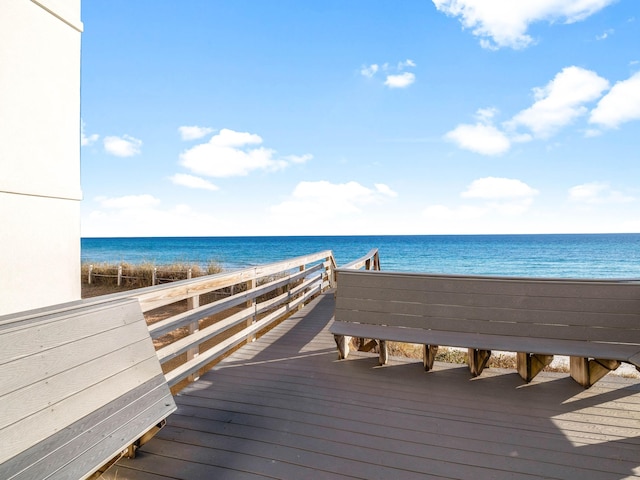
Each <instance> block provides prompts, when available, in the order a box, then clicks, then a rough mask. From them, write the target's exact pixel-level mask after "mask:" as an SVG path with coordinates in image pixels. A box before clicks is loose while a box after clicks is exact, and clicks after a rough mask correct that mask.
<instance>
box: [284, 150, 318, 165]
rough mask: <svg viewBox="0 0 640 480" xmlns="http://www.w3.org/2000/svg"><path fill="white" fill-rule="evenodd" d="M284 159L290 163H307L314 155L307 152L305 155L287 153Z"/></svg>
mask: <svg viewBox="0 0 640 480" xmlns="http://www.w3.org/2000/svg"><path fill="white" fill-rule="evenodd" d="M282 158H283V159H284V160H286V161H287V162H290V163H298V164H302V163H307V162H308V161H309V160H311V159H312V158H313V155H311V154H309V153H306V154H304V155H287V156H286V157H282Z"/></svg>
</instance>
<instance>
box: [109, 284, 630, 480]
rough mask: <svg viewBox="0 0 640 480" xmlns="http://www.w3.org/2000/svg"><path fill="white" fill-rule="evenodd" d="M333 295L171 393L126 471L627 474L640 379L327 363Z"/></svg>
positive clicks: (166, 474) (122, 473) (122, 471)
mask: <svg viewBox="0 0 640 480" xmlns="http://www.w3.org/2000/svg"><path fill="white" fill-rule="evenodd" d="M333 309H334V300H333V294H332V293H328V294H324V295H322V296H321V297H320V298H319V299H317V300H315V301H314V302H312V304H311V305H310V306H308V307H306V308H305V309H304V310H302V311H301V312H300V313H299V314H297V315H295V316H293V317H291V318H290V319H288V320H286V321H285V322H283V323H282V324H280V325H279V326H278V327H276V328H275V329H273V330H272V331H271V332H269V333H268V334H267V335H265V336H263V337H262V338H260V339H259V340H257V341H256V342H255V343H252V344H251V345H248V346H246V347H243V348H242V349H240V350H239V351H237V352H236V353H234V354H233V355H232V356H230V357H228V358H227V359H226V360H225V361H224V362H223V363H221V364H220V365H219V366H218V367H216V368H215V369H214V370H212V371H210V372H209V373H207V374H206V375H204V376H203V377H202V378H201V379H200V380H199V381H198V382H196V383H194V384H192V385H191V386H189V387H187V388H186V389H185V390H183V392H182V393H181V394H179V395H178V396H177V397H176V403H177V404H178V410H177V412H176V413H174V414H173V415H171V416H170V417H169V419H168V422H167V426H166V427H165V428H164V429H163V430H162V431H161V432H160V433H159V434H158V435H157V437H156V438H154V439H153V440H151V441H150V442H149V443H148V444H146V445H145V446H144V447H143V448H142V449H141V450H140V451H139V454H138V457H137V458H136V459H135V460H127V459H123V460H121V461H120V462H119V463H118V464H116V465H115V466H114V467H112V469H111V470H109V471H108V472H107V473H106V474H105V475H104V478H107V479H109V480H126V479H132V480H133V479H140V480H151V479H167V478H171V479H177V478H180V479H189V480H192V479H245V478H247V479H254V478H282V479H294V480H296V479H310V478H323V479H324V478H366V479H375V478H381V479H405V478H407V479H410V478H416V479H418V478H419V479H426V478H456V479H474V480H478V479H489V478H491V479H502V478H504V479H538V478H554V479H578V480H587V479H622V478H640V382H638V381H637V380H632V379H625V378H619V377H614V376H612V375H608V376H606V377H605V378H604V379H602V380H601V381H600V382H599V383H597V384H596V385H595V386H593V387H592V388H590V389H589V390H584V389H583V388H582V387H580V386H579V385H577V384H576V383H575V382H574V381H572V380H571V379H570V377H569V376H568V374H555V373H544V372H543V373H542V374H540V375H539V376H538V377H536V378H535V380H534V381H533V382H532V383H530V384H528V385H526V384H523V382H522V380H521V379H520V377H519V376H518V374H517V373H516V372H515V370H497V369H487V370H485V371H484V373H483V375H482V376H481V377H478V378H475V379H470V377H469V372H468V368H467V367H466V366H465V365H448V364H439V363H437V362H436V366H435V369H434V371H431V372H429V373H425V372H424V371H423V368H422V362H421V361H419V360H407V359H399V358H391V359H390V364H389V365H387V366H385V367H378V366H377V365H378V358H377V355H374V354H364V353H358V352H355V353H354V354H352V355H351V356H350V357H349V359H348V360H344V361H338V360H337V352H336V347H335V343H334V341H333V337H332V335H331V334H329V332H328V326H329V324H330V322H331V321H332V315H333Z"/></svg>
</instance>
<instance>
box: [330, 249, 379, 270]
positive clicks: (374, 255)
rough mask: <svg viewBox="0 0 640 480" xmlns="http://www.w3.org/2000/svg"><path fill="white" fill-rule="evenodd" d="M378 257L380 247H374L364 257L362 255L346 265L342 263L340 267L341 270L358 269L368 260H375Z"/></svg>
mask: <svg viewBox="0 0 640 480" xmlns="http://www.w3.org/2000/svg"><path fill="white" fill-rule="evenodd" d="M377 257H378V249H377V248H372V249H371V250H369V253H367V254H366V255H364V256H363V257H360V258H358V259H357V260H354V261H352V262H349V263H347V264H346V265H341V266H340V267H338V268H339V269H341V270H358V269H359V268H362V267H363V266H364V265H365V264H366V263H367V261H370V260H374V259H376V258H377Z"/></svg>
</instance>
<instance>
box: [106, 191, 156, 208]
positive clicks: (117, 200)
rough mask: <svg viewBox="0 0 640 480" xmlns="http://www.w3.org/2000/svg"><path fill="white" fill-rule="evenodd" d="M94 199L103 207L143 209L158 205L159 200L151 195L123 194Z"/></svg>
mask: <svg viewBox="0 0 640 480" xmlns="http://www.w3.org/2000/svg"><path fill="white" fill-rule="evenodd" d="M96 201H97V202H98V203H100V205H101V206H102V207H104V208H118V209H123V208H124V209H145V208H150V207H154V206H156V205H158V204H159V203H160V200H158V199H157V198H155V197H154V196H153V195H149V194H142V195H125V196H123V197H113V198H107V197H98V198H96Z"/></svg>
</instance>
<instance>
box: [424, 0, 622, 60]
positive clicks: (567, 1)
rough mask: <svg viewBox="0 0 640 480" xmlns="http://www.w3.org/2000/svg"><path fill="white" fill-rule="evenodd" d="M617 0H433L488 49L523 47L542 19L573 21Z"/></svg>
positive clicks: (551, 21) (529, 41) (550, 21)
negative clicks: (531, 31) (534, 24)
mask: <svg viewBox="0 0 640 480" xmlns="http://www.w3.org/2000/svg"><path fill="white" fill-rule="evenodd" d="M615 1H616V0H545V1H540V0H520V1H513V0H493V1H477V0H433V3H434V5H435V7H436V8H437V9H438V10H439V11H441V12H443V13H445V14H447V15H450V16H452V17H458V18H459V20H460V23H462V26H463V27H464V28H467V29H471V31H472V33H473V35H475V36H476V37H479V38H480V45H481V46H482V47H483V48H487V49H499V48H503V47H508V48H513V49H522V48H526V47H528V46H530V45H532V44H534V43H535V41H534V39H533V38H532V37H531V36H530V35H528V34H527V30H528V29H529V26H530V25H531V24H533V23H536V22H540V21H548V22H549V23H557V22H564V23H574V22H579V21H581V20H584V19H585V18H587V17H589V16H591V15H593V14H594V13H596V12H599V11H600V10H602V9H603V8H605V7H607V6H608V5H611V4H612V3H614V2H615Z"/></svg>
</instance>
